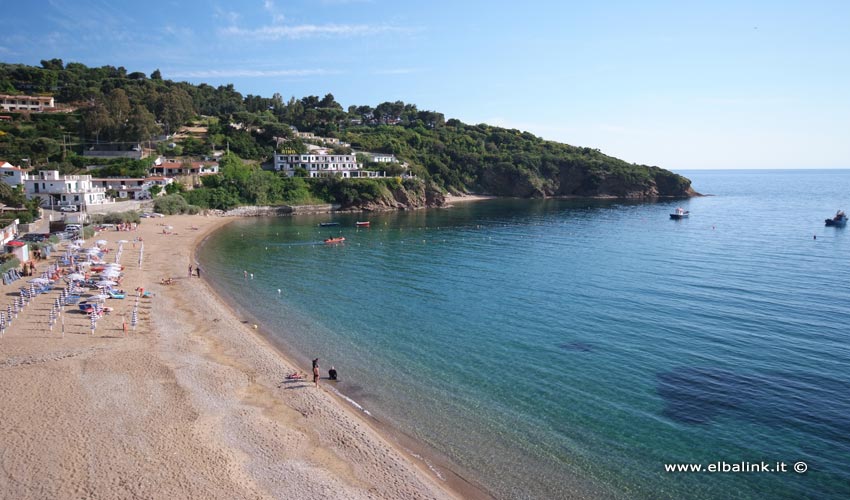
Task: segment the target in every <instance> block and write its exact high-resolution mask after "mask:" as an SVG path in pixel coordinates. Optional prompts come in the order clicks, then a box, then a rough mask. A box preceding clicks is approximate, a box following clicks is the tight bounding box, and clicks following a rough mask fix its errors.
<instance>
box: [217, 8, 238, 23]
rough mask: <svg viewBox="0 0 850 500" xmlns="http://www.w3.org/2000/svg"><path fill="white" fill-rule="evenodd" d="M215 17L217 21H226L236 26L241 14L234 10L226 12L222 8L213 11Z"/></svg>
mask: <svg viewBox="0 0 850 500" xmlns="http://www.w3.org/2000/svg"><path fill="white" fill-rule="evenodd" d="M213 16H214V17H215V18H216V19H224V20H225V21H227V22H228V23H229V24H235V23H236V22H237V21H238V20H239V13H238V12H234V11H232V10H224V9H222V8H221V7H216V8H215V10H214V11H213Z"/></svg>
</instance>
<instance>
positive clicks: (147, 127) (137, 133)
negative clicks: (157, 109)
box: [125, 104, 159, 142]
mask: <svg viewBox="0 0 850 500" xmlns="http://www.w3.org/2000/svg"><path fill="white" fill-rule="evenodd" d="M157 132H159V125H157V124H156V118H155V117H154V115H153V113H151V112H150V111H148V108H146V107H144V106H142V105H141V104H136V105H135V106H133V111H132V112H131V113H130V118H129V120H127V128H126V129H125V137H126V139H127V140H129V141H133V142H142V141H146V140H148V139H150V138H151V137H152V136H154V135H156V134H157Z"/></svg>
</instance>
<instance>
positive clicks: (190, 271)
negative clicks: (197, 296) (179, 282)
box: [189, 264, 192, 278]
mask: <svg viewBox="0 0 850 500" xmlns="http://www.w3.org/2000/svg"><path fill="white" fill-rule="evenodd" d="M189 277H190V278H191V277H192V264H189Z"/></svg>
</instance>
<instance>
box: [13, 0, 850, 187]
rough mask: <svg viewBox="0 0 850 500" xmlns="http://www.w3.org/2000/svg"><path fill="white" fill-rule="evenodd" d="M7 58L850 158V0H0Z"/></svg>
mask: <svg viewBox="0 0 850 500" xmlns="http://www.w3.org/2000/svg"><path fill="white" fill-rule="evenodd" d="M0 11H2V12H4V18H6V20H7V22H5V23H3V29H4V34H3V36H2V37H0V61H2V62H6V63H23V64H29V65H34V66H38V65H40V61H41V60H43V59H53V58H59V59H62V60H63V61H64V62H65V63H68V62H80V63H83V64H85V65H87V66H102V65H112V66H123V67H125V68H126V69H127V71H128V72H133V71H142V72H144V73H147V74H150V73H151V72H152V71H154V70H155V69H159V70H160V71H161V73H162V76H163V78H166V79H172V80H178V81H188V82H191V83H195V84H197V83H208V84H211V85H216V86H218V85H223V84H228V83H233V84H234V85H235V87H236V90H238V91H239V92H241V93H242V94H243V95H248V94H253V95H261V96H264V97H271V96H272V94H274V93H275V92H279V93H280V94H281V95H283V96H284V98H285V99H288V98H289V97H290V96H295V97H296V98H301V97H303V96H307V95H317V96H320V97H321V96H324V95H325V94H327V93H332V94H333V95H334V97H335V98H336V100H337V101H338V102H339V103H340V104H342V105H343V107H345V108H347V107H348V106H349V105H352V104H356V105H363V104H368V105H371V106H375V105H377V104H379V103H381V102H384V101H396V100H402V101H404V102H406V103H414V104H416V105H417V106H418V107H419V109H428V110H435V111H439V112H442V113H444V114H445V115H446V118H457V119H459V120H461V121H463V122H466V123H472V124H475V123H489V124H492V125H499V126H504V127H508V128H517V129H520V130H527V131H529V132H531V133H533V134H535V135H538V136H541V137H543V138H545V139H550V140H555V141H559V142H565V143H568V144H573V145H576V146H589V147H593V148H599V149H601V150H602V151H603V152H604V153H607V154H610V155H612V156H616V157H619V158H622V159H624V160H626V161H629V162H634V163H642V164H647V165H657V166H660V167H663V168H667V169H670V170H673V171H678V170H689V169H702V168H850V1H847V0H829V1H827V0H822V1H821V0H809V1H784V0H771V1H747V0H737V1H727V0H713V1H691V2H682V1H679V0H676V1H657V0H641V1H624V0H623V1H618V0H607V1H606V0H598V1H582V2H577V1H571V0H561V1H543V0H539V1H538V0H525V1H506V0H490V1H479V0H453V1H447V0H425V1H421V0H419V1H408V0H243V1H240V2H232V1H231V2H224V1H211V2H208V1H200V0H185V1H183V0H181V1H167V0H148V1H146V2H135V1H126V0H110V1H101V0H47V1H44V0H29V1H27V2H22V1H16V0H0Z"/></svg>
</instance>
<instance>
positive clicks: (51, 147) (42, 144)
mask: <svg viewBox="0 0 850 500" xmlns="http://www.w3.org/2000/svg"><path fill="white" fill-rule="evenodd" d="M30 148H31V149H32V151H33V153H36V154H38V155H40V156H42V157H43V158H44V161H45V163H47V162H48V160H49V158H50V157H51V156H53V155H55V154H57V153H58V152H59V150H60V146H59V142H57V141H55V140H53V139H49V138H47V137H39V138H38V139H36V140H34V141H33V142H32V144H31V145H30Z"/></svg>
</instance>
